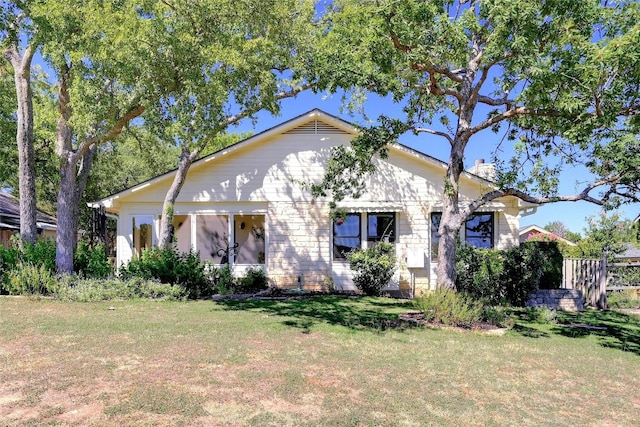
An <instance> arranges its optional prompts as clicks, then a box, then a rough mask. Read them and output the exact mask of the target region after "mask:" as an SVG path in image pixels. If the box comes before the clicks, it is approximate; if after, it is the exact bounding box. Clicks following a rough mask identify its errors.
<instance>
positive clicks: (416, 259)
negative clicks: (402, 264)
mask: <svg viewBox="0 0 640 427" xmlns="http://www.w3.org/2000/svg"><path fill="white" fill-rule="evenodd" d="M407 268H424V250H423V249H422V248H408V249H407Z"/></svg>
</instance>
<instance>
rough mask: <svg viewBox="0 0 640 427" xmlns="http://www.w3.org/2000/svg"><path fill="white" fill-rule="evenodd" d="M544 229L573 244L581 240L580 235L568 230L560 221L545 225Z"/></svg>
mask: <svg viewBox="0 0 640 427" xmlns="http://www.w3.org/2000/svg"><path fill="white" fill-rule="evenodd" d="M544 229H545V230H547V231H550V232H551V233H553V234H555V235H556V236H560V237H562V238H563V239H566V240H568V241H570V242H573V243H577V242H579V241H580V240H582V236H581V235H580V233H576V232H574V231H571V230H569V229H568V228H567V226H566V225H565V223H564V222H562V221H552V222H550V223H548V224H547V225H545V226H544Z"/></svg>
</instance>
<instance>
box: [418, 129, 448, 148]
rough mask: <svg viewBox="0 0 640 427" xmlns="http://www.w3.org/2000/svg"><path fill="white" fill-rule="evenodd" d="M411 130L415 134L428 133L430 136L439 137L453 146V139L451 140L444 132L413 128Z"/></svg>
mask: <svg viewBox="0 0 640 427" xmlns="http://www.w3.org/2000/svg"><path fill="white" fill-rule="evenodd" d="M413 130H414V131H416V132H423V133H429V134H431V135H437V136H441V137H443V138H445V139H446V140H447V141H449V144H452V145H453V138H451V136H450V135H449V134H447V133H445V132H440V131H437V130H433V129H429V128H413Z"/></svg>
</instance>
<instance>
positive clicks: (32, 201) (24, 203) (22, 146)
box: [4, 45, 38, 243]
mask: <svg viewBox="0 0 640 427" xmlns="http://www.w3.org/2000/svg"><path fill="white" fill-rule="evenodd" d="M34 49H35V48H34V46H31V45H29V46H28V47H27V48H26V50H25V52H24V55H23V56H22V57H20V54H19V52H18V48H17V46H15V45H14V46H11V47H10V48H8V49H7V50H6V51H5V52H4V56H5V57H6V58H7V59H8V60H9V61H10V62H11V65H12V66H13V76H14V82H15V86H16V100H17V103H18V109H17V117H16V119H17V127H18V131H17V134H16V143H17V144H18V170H19V185H18V189H19V193H20V239H21V242H29V243H35V241H36V237H37V235H38V228H37V225H36V179H35V175H36V173H35V159H34V157H35V154H34V150H33V98H32V92H31V60H32V58H33V51H34Z"/></svg>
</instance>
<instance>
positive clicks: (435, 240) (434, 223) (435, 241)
mask: <svg viewBox="0 0 640 427" xmlns="http://www.w3.org/2000/svg"><path fill="white" fill-rule="evenodd" d="M440 219H442V213H440V212H434V213H432V214H431V259H432V260H433V261H435V260H437V259H438V245H439V244H440V233H439V232H438V230H439V229H440Z"/></svg>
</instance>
